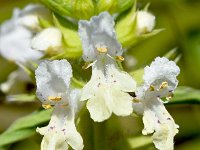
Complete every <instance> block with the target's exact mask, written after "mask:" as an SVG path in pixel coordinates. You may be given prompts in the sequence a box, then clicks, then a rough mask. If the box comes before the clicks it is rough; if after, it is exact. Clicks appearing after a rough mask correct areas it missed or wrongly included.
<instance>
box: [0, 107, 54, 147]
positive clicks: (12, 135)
mask: <svg viewBox="0 0 200 150" xmlns="http://www.w3.org/2000/svg"><path fill="white" fill-rule="evenodd" d="M51 112H52V109H49V110H42V111H37V112H35V113H32V114H30V115H28V116H25V117H22V118H20V119H18V120H16V121H15V122H14V123H13V124H12V125H11V126H10V127H9V128H8V129H7V130H6V131H5V132H4V133H2V134H1V135H0V148H1V147H2V146H5V145H7V144H11V143H14V142H17V141H20V140H23V139H25V138H28V137H30V136H32V135H34V134H35V133H36V131H35V128H36V127H37V126H38V125H40V124H42V123H45V122H47V121H49V120H50V114H51Z"/></svg>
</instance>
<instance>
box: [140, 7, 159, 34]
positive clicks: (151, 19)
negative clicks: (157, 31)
mask: <svg viewBox="0 0 200 150" xmlns="http://www.w3.org/2000/svg"><path fill="white" fill-rule="evenodd" d="M154 26H155V16H154V15H152V14H151V13H149V12H147V11H138V12H137V29H136V31H137V33H138V34H145V33H149V32H151V31H152V30H153V28H154Z"/></svg>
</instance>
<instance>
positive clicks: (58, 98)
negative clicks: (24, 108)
mask: <svg viewBox="0 0 200 150" xmlns="http://www.w3.org/2000/svg"><path fill="white" fill-rule="evenodd" d="M61 99H62V97H61V96H57V97H55V96H49V97H48V100H51V101H55V102H58V101H60V100H61Z"/></svg>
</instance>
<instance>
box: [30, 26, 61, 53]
mask: <svg viewBox="0 0 200 150" xmlns="http://www.w3.org/2000/svg"><path fill="white" fill-rule="evenodd" d="M61 46H62V33H61V31H60V30H59V29H57V28H53V27H51V28H47V29H44V30H43V31H42V32H40V33H39V34H37V35H36V36H35V37H34V38H33V39H32V41H31V47H32V48H33V49H35V50H41V51H45V50H50V49H51V50H54V51H57V50H59V49H60V48H61Z"/></svg>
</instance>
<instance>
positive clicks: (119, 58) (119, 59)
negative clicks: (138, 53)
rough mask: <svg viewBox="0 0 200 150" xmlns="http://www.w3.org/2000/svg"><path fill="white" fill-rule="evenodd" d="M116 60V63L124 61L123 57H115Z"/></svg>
mask: <svg viewBox="0 0 200 150" xmlns="http://www.w3.org/2000/svg"><path fill="white" fill-rule="evenodd" d="M116 59H117V60H118V61H121V62H122V61H124V57H122V56H116Z"/></svg>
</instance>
